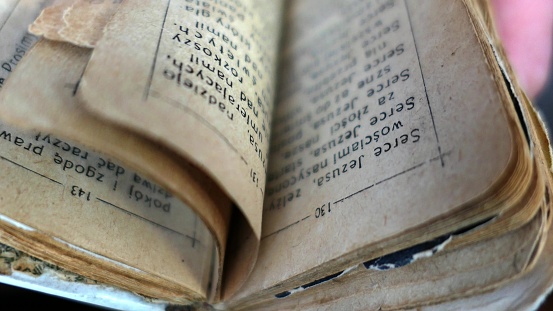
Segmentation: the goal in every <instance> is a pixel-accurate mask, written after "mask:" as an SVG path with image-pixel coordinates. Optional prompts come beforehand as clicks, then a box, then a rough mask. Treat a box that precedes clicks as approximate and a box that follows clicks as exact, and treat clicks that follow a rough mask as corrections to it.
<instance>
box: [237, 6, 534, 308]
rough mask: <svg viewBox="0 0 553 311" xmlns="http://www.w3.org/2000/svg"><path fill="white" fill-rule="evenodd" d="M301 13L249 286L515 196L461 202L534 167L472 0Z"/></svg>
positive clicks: (291, 35) (293, 30)
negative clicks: (504, 100) (480, 34)
mask: <svg viewBox="0 0 553 311" xmlns="http://www.w3.org/2000/svg"><path fill="white" fill-rule="evenodd" d="M288 14H289V17H288V20H289V21H290V24H289V27H290V28H289V29H288V31H287V36H286V38H287V39H286V40H285V42H287V43H286V45H285V47H284V49H285V50H284V52H283V53H284V55H285V57H284V58H285V61H284V64H283V66H284V67H285V69H284V74H283V77H282V78H281V81H282V82H281V83H282V85H281V86H282V88H283V90H282V93H280V97H279V100H278V103H277V106H276V107H277V108H276V112H275V119H274V120H273V124H274V125H275V126H274V129H273V133H272V135H273V137H274V141H273V142H272V145H271V155H270V158H271V166H270V169H269V173H268V180H267V188H266V194H267V197H266V201H265V206H264V215H263V217H264V218H263V231H262V232H263V234H262V242H261V248H260V255H259V258H258V262H257V266H256V269H255V270H254V272H253V274H252V277H251V278H250V279H249V281H248V283H247V285H246V288H245V290H244V291H242V292H241V293H240V297H247V296H248V295H251V294H253V293H256V292H257V293H258V292H259V291H260V289H267V290H268V291H271V290H272V291H277V290H278V289H281V291H284V290H290V289H291V288H282V287H278V284H280V283H282V282H284V281H286V280H288V279H293V280H296V281H294V282H292V283H291V284H288V285H287V286H291V287H292V288H293V287H295V286H300V285H302V282H305V279H302V278H301V277H298V276H301V275H302V274H303V275H307V276H310V277H311V278H315V279H316V278H320V277H323V276H325V273H326V274H331V273H334V272H337V271H341V270H343V269H344V268H347V265H354V264H357V263H359V261H360V259H362V258H363V256H367V257H370V256H371V254H373V255H372V256H374V254H375V253H378V251H379V249H381V247H383V246H382V245H388V244H382V243H381V244H380V246H379V248H378V249H375V248H371V247H370V245H374V244H376V243H377V242H379V241H393V239H395V238H397V239H403V241H405V240H409V239H411V240H414V239H416V238H421V237H424V236H425V235H421V234H420V232H423V231H425V232H426V233H425V234H428V232H429V231H430V230H432V231H433V232H432V234H438V232H443V233H446V232H447V230H450V232H451V230H453V229H452V228H454V227H450V226H454V225H455V222H450V221H449V220H448V221H445V222H438V221H436V220H438V219H440V218H444V217H445V215H448V214H449V215H452V214H453V213H455V217H456V218H455V219H457V220H456V221H460V220H461V219H463V218H467V217H474V218H473V219H474V220H475V219H478V218H479V217H490V216H493V213H494V212H493V209H492V208H491V207H492V206H495V208H496V209H497V208H498V207H499V206H500V205H503V206H505V205H507V206H508V204H506V203H505V202H503V203H497V202H496V203H493V202H489V203H486V204H485V205H483V206H482V208H483V209H484V208H486V209H488V214H487V215H485V214H486V213H480V212H477V213H480V214H479V215H475V214H474V213H473V212H470V213H468V212H466V211H463V210H462V208H461V206H462V205H463V204H466V203H467V202H470V201H471V200H472V201H474V200H475V199H476V198H478V197H479V196H480V195H482V194H483V193H485V192H486V191H487V190H489V189H492V187H497V186H496V183H497V182H498V181H501V180H504V178H505V174H511V173H512V171H513V165H515V164H514V163H526V164H520V165H522V166H526V167H525V168H526V169H528V172H532V169H531V166H530V165H529V164H528V161H526V162H524V160H521V158H520V156H519V155H518V152H517V149H516V148H524V141H523V140H522V134H520V133H519V132H515V131H514V130H512V129H511V127H512V124H514V122H513V121H514V120H513V119H512V117H511V115H512V113H511V112H509V113H507V110H506V109H505V108H504V107H503V105H502V104H501V98H500V97H499V95H498V92H497V87H496V84H495V82H494V80H493V78H492V77H491V71H490V68H489V66H488V64H487V63H486V59H485V57H484V54H483V52H482V50H481V48H480V43H479V42H478V39H477V37H476V35H475V34H474V29H473V26H472V24H471V21H470V20H469V17H468V15H467V14H466V8H465V6H464V4H463V2H462V1H450V2H448V3H447V4H445V3H442V2H440V3H438V1H424V2H422V1H416V2H415V1H400V0H398V1H394V0H388V1H361V2H357V1H351V2H341V3H340V4H337V3H334V2H331V1H324V3H320V2H315V1H303V2H297V3H293V4H292V5H291V7H290V11H289V12H288ZM461 38H462V40H461ZM510 123H511V124H510ZM517 143H519V144H518V145H519V146H517ZM526 153H527V154H528V152H527V151H526ZM516 167H519V164H516ZM524 174H526V176H527V177H522V178H524V179H523V180H522V181H521V183H520V184H521V185H524V186H526V185H527V184H528V183H529V181H528V176H530V175H529V174H528V173H523V175H524ZM517 176H518V175H517ZM496 190H497V188H496ZM523 192H524V191H522V193H523ZM512 203H513V201H511V204H512ZM495 213H498V212H497V210H496V212H495ZM480 219H482V218H480ZM474 220H473V221H474ZM445 224H448V225H445ZM431 225H436V226H434V227H431ZM457 226H458V225H457ZM405 232H419V233H413V234H410V235H409V234H405ZM396 241H399V240H396ZM396 243H397V242H396ZM367 259H368V258H367ZM356 260H357V261H356ZM325 263H327V264H325ZM306 271H307V273H305V272H306Z"/></svg>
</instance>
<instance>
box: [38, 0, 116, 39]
mask: <svg viewBox="0 0 553 311" xmlns="http://www.w3.org/2000/svg"><path fill="white" fill-rule="evenodd" d="M121 2H122V0H114V1H91V0H57V1H55V2H54V3H53V4H52V5H51V6H49V7H47V8H45V9H44V10H43V11H42V12H41V13H40V16H39V17H38V18H37V19H36V20H35V22H34V23H33V24H32V25H31V26H29V31H30V32H31V33H33V34H35V35H37V36H44V37H45V38H46V39H49V40H54V41H62V42H67V43H71V44H74V45H77V46H80V47H85V48H94V46H95V45H96V42H98V40H100V38H102V36H103V34H104V27H105V26H106V24H107V23H108V22H109V21H110V20H111V17H112V16H113V14H114V13H115V12H116V11H117V8H118V7H119V4H120V3H121Z"/></svg>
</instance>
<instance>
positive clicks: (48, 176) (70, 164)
mask: <svg viewBox="0 0 553 311" xmlns="http://www.w3.org/2000/svg"><path fill="white" fill-rule="evenodd" d="M30 3H31V1H28V3H27V2H26V1H20V2H18V5H19V7H17V6H14V7H13V8H11V10H7V11H5V12H11V14H12V15H14V16H17V17H19V18H22V16H23V14H24V13H25V14H27V15H29V16H28V18H27V19H26V20H23V21H24V22H22V21H21V19H15V18H14V19H13V20H14V21H17V22H19V23H21V25H19V26H18V27H15V26H14V25H12V24H10V20H7V22H5V25H6V27H5V28H2V31H4V30H6V29H9V27H14V28H13V29H11V30H10V32H7V33H6V32H2V33H1V34H2V42H1V44H0V45H1V46H2V47H8V46H9V44H10V42H12V41H15V43H16V44H15V51H16V53H20V54H22V53H24V52H26V54H29V53H28V51H24V52H21V49H22V48H24V47H27V48H30V46H31V44H33V43H35V42H36V41H37V38H36V37H34V36H32V35H30V34H26V31H25V29H26V27H27V25H28V24H29V23H30V22H31V21H32V19H33V18H34V17H35V16H36V15H34V16H33V15H31V14H29V12H32V7H31V4H30ZM33 3H34V2H33ZM14 5H15V4H14ZM45 5H46V4H45ZM33 10H34V12H35V14H38V11H39V10H40V7H39V6H36V9H33ZM20 38H22V39H20ZM53 46H54V47H55V48H51V45H49V44H47V43H43V44H42V45H41V47H36V48H35V50H33V52H32V53H30V54H29V55H28V56H27V58H26V59H25V60H24V61H22V62H21V63H19V61H20V59H21V58H20V57H19V56H18V55H16V56H13V57H12V59H11V60H10V61H8V62H6V64H8V65H3V67H5V68H10V67H8V66H13V67H14V66H16V65H21V66H22V69H21V70H20V71H18V72H17V73H16V74H14V75H12V76H11V79H10V80H11V81H10V82H9V83H7V84H5V85H6V86H5V89H3V90H2V92H1V93H0V96H2V103H3V104H7V103H12V104H14V105H15V106H16V107H18V108H19V109H22V110H20V111H17V110H16V115H17V113H23V114H25V116H24V118H23V119H24V122H23V123H25V124H26V125H27V126H28V125H29V124H33V122H35V123H36V124H38V127H42V128H52V127H54V125H53V123H56V122H57V124H56V125H58V126H59V125H61V126H68V128H72V129H77V128H79V127H88V128H90V126H93V125H94V124H98V123H97V122H96V123H95V122H94V121H95V120H91V119H90V118H89V119H83V118H78V117H79V114H78V111H77V110H76V108H77V107H76V106H75V105H72V103H73V101H72V98H73V93H74V90H75V87H76V85H77V82H78V80H79V78H80V76H81V74H82V71H83V69H84V66H85V65H86V62H87V61H88V58H89V55H90V52H89V51H87V50H82V49H78V48H71V47H69V46H66V45H63V44H53ZM64 47H65V48H64ZM71 49H73V50H71ZM6 50H7V51H8V52H11V51H10V50H9V49H6ZM68 51H70V52H69V53H67V52H68ZM33 55H34V56H33ZM1 56H2V57H8V56H11V55H10V54H9V53H3V54H2V55H1ZM44 65H46V67H45V66H44ZM48 66H51V67H48ZM52 68H54V70H47V69H52ZM6 71H8V70H7V69H6ZM11 71H13V69H11ZM11 71H8V72H11ZM42 75H43V76H42ZM56 76H57V77H58V79H59V78H60V77H62V78H61V79H60V80H57V79H56V78H55V77H56ZM6 77H7V75H6ZM64 79H65V80H64ZM3 82H4V81H3ZM31 90H32V91H31ZM5 95H9V96H8V98H7V99H6V97H4V96H5ZM10 96H11V97H10ZM35 105H39V106H35ZM40 105H49V106H46V107H44V106H40ZM39 111H40V112H39ZM75 113H77V114H75ZM2 115H3V116H4V117H6V116H7V114H5V113H2ZM52 116H54V117H52ZM85 117H86V116H85ZM49 118H50V119H49ZM37 122H38V123H37ZM109 130H110V128H109V127H108V126H104V125H98V126H97V128H96V129H94V135H93V136H94V137H95V138H96V141H94V140H92V141H93V142H94V143H96V144H97V145H104V147H105V146H110V145H111V146H113V145H118V147H119V148H121V150H124V152H126V153H127V154H126V155H125V156H123V157H125V158H126V159H127V160H128V161H129V162H130V163H132V165H133V166H136V167H141V168H142V169H143V171H144V170H146V171H147V172H148V173H147V174H143V173H139V172H136V171H134V170H132V169H130V168H129V167H126V166H125V165H122V164H121V163H120V162H119V161H115V160H113V159H111V158H110V157H106V156H105V155H100V154H97V153H95V152H94V151H92V150H90V149H88V148H83V147H82V146H80V145H79V144H74V143H72V142H69V141H67V140H65V139H60V137H58V136H56V135H51V134H48V133H45V132H39V131H21V130H18V129H15V128H13V127H11V126H7V125H5V124H0V166H1V167H2V168H1V170H2V172H3V176H2V179H1V180H0V184H1V187H0V189H2V193H3V194H4V195H3V197H2V204H1V207H0V214H1V216H0V217H1V220H2V225H1V227H2V230H3V231H4V233H3V234H0V238H1V239H2V240H3V241H4V242H7V243H10V244H11V245H14V246H17V247H18V248H21V249H24V250H27V251H30V252H31V253H32V254H33V255H35V256H38V257H41V258H44V259H46V260H48V261H50V262H54V263H56V264H59V265H61V266H64V267H68V268H69V269H72V270H73V271H77V272H79V273H82V274H84V275H87V276H91V277H93V278H94V279H97V280H101V281H103V282H106V283H110V284H115V285H118V286H121V287H123V288H127V289H130V290H132V291H135V292H141V293H143V294H146V295H149V296H157V297H159V298H164V299H173V300H181V301H182V299H183V298H186V297H187V298H195V299H207V298H208V295H209V293H208V283H209V282H212V279H211V278H212V275H211V274H212V272H215V271H212V269H213V268H214V266H215V267H216V265H218V264H217V263H213V262H212V259H213V258H214V257H213V256H214V250H215V248H214V247H215V243H214V240H213V238H212V236H211V234H210V232H209V230H208V229H207V227H206V226H205V225H204V224H203V222H202V221H201V219H200V218H199V217H198V216H197V215H196V214H195V213H194V212H192V211H191V210H190V209H189V208H188V206H186V205H185V204H184V203H182V202H181V201H180V199H184V201H185V202H188V203H193V205H194V206H195V207H198V208H202V213H201V214H200V216H201V217H202V218H203V219H206V218H208V219H209V220H210V227H211V228H212V230H213V231H214V232H215V234H216V236H217V239H218V241H220V242H219V243H223V245H220V248H221V249H222V250H221V249H220V250H221V251H224V243H225V241H226V234H227V230H228V227H227V226H228V220H229V217H230V215H228V206H227V212H226V213H227V215H221V214H218V213H221V212H222V211H224V205H225V204H227V205H228V202H227V203H225V202H224V201H225V196H224V195H222V194H220V195H218V196H217V197H216V198H215V199H214V200H211V199H209V196H210V195H214V194H216V193H218V192H217V191H218V190H217V188H216V187H211V188H209V187H208V186H207V184H205V183H202V182H201V179H198V175H193V174H191V171H190V170H189V169H186V167H183V166H182V164H178V163H177V162H176V159H173V158H171V156H170V155H165V156H164V155H163V149H162V148H161V151H158V150H159V149H160V148H159V146H150V147H149V148H147V149H146V150H144V149H143V150H141V149H140V147H141V144H142V145H144V144H145V143H144V142H142V141H141V140H140V139H138V138H132V137H131V136H129V135H128V134H126V133H124V132H123V133H118V132H117V131H111V132H110V131H109ZM58 131H59V128H58ZM74 132H75V136H74V137H75V138H77V139H79V138H81V137H82V135H81V136H79V135H78V134H77V133H79V134H82V133H81V132H79V131H74ZM102 134H107V135H108V136H105V135H104V136H103V135H102ZM106 137H107V138H108V139H105V140H102V139H103V138H106ZM86 142H87V143H89V142H91V141H90V139H89V140H88V141H86ZM150 144H151V143H150ZM146 145H147V143H146ZM124 152H123V153H124ZM116 155H117V156H120V157H121V154H116ZM141 161H142V162H141ZM148 163H149V164H148ZM146 167H148V168H146ZM156 174H157V175H159V174H162V175H171V174H174V176H173V178H172V182H171V184H166V185H165V186H167V187H168V189H171V190H173V191H171V192H175V190H178V191H182V193H179V197H177V196H174V195H172V194H171V192H170V191H167V190H165V189H167V188H165V187H161V186H159V185H158V184H156V183H155V182H153V181H152V179H151V178H150V176H154V177H155V178H154V179H159V176H156ZM186 178H188V180H187V179H186ZM191 178H193V179H191ZM183 193H186V194H185V195H184V198H183V196H182V194H183ZM210 205H211V206H210ZM210 213H211V214H210ZM14 225H15V227H14ZM51 237H55V238H51ZM221 241H222V242H221ZM45 245H46V246H45ZM152 247H153V248H152ZM153 250H154V251H153ZM56 252H63V253H66V254H70V255H69V256H62V255H61V254H60V253H56ZM218 257H219V259H220V260H222V255H221V254H219V256H218ZM82 258H84V259H82ZM215 258H216V257H215ZM106 265H108V266H111V268H108V267H106ZM215 274H217V272H215ZM128 275H132V276H131V277H129V276H128ZM139 279H140V280H142V281H138V280H139ZM214 280H215V279H214ZM160 282H164V283H165V284H162V285H160ZM214 282H215V283H216V282H217V281H216V280H215V281H214ZM154 284H155V285H154ZM183 284H185V285H184V286H183ZM152 285H154V286H155V289H154V290H153V292H152V291H150V292H144V290H145V289H146V288H148V287H149V288H148V289H150V290H151V288H152ZM183 294H185V295H183ZM186 295H187V296H186Z"/></svg>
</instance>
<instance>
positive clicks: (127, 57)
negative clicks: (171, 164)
mask: <svg viewBox="0 0 553 311" xmlns="http://www.w3.org/2000/svg"><path fill="white" fill-rule="evenodd" d="M281 6H282V5H281V1H246V0H244V1H233V2H232V3H229V2H216V3H208V2H179V1H170V0H166V1H137V0H133V1H125V2H123V3H122V4H121V5H120V7H119V9H118V11H117V13H116V14H115V15H114V16H113V18H112V19H111V21H110V23H109V24H108V26H107V27H106V28H105V30H104V35H103V37H102V39H101V40H100V41H99V42H98V43H97V45H96V48H95V49H94V52H93V54H92V57H91V59H90V62H89V64H88V66H87V69H86V71H85V73H84V75H83V78H82V80H81V82H80V87H79V90H78V91H77V97H78V98H79V99H80V100H82V101H83V103H84V104H85V105H86V108H87V109H89V110H90V111H91V112H93V113H95V114H97V115H98V116H100V117H101V118H105V119H107V120H109V121H113V122H115V123H117V124H120V125H122V126H124V127H128V128H131V129H132V130H134V131H137V132H138V133H140V134H142V135H146V136H148V137H149V138H151V139H153V140H155V141H159V142H161V143H162V144H165V145H167V146H169V147H170V149H172V150H175V151H176V152H178V153H179V154H182V155H184V156H185V157H186V158H187V159H189V160H190V161H191V162H192V163H194V164H196V165H197V166H198V167H200V168H201V169H202V170H205V171H206V172H207V173H208V174H209V175H210V176H211V177H213V178H214V180H216V181H217V182H218V183H219V184H220V185H221V187H222V188H223V189H224V190H225V191H226V192H227V193H228V195H229V196H230V197H231V198H232V199H233V200H234V201H235V202H236V203H237V205H238V207H239V208H240V210H241V211H242V212H243V213H244V215H245V217H246V219H247V221H248V223H249V224H250V226H251V227H252V228H253V232H254V234H255V236H256V237H257V238H259V237H260V235H261V211H262V202H263V196H264V193H263V189H264V184H265V172H266V170H267V165H268V157H267V153H268V146H269V129H270V127H271V123H270V116H271V114H272V110H273V108H272V98H273V95H274V93H275V91H274V87H275V79H274V75H275V65H276V53H277V42H278V34H279V28H280V17H281V14H280V11H281ZM137 25H139V26H137Z"/></svg>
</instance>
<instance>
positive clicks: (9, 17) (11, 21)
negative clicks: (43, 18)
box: [0, 0, 51, 89]
mask: <svg viewBox="0 0 553 311" xmlns="http://www.w3.org/2000/svg"><path fill="white" fill-rule="evenodd" d="M50 2H51V1H30V0H21V1H17V0H5V1H2V2H1V3H0V62H1V67H0V89H1V88H2V86H3V85H4V83H5V82H6V78H7V77H8V76H9V75H10V73H12V72H13V71H14V70H15V68H16V67H17V64H18V63H19V62H20V61H21V60H22V59H23V56H25V54H26V53H27V52H28V51H29V49H30V48H31V47H32V46H33V44H35V43H36V42H37V41H38V37H36V36H34V35H32V34H30V33H28V32H27V27H28V25H29V24H30V23H32V21H33V20H34V19H35V18H36V16H37V15H38V14H39V13H40V10H42V8H43V7H45V6H47V5H49V4H50Z"/></svg>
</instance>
